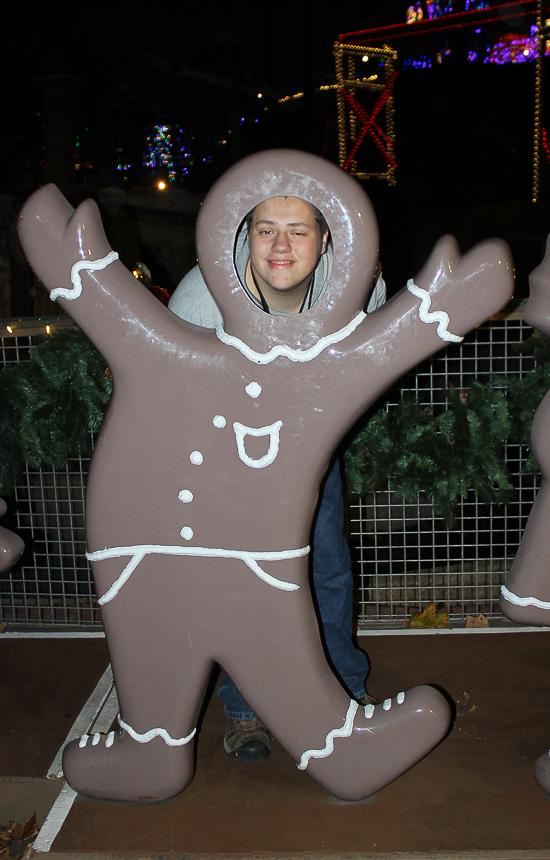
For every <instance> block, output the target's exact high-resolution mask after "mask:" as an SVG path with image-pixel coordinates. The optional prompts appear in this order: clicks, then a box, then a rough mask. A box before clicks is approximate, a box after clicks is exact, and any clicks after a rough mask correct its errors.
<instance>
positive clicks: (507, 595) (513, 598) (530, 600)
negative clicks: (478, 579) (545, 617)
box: [500, 585, 550, 609]
mask: <svg viewBox="0 0 550 860" xmlns="http://www.w3.org/2000/svg"><path fill="white" fill-rule="evenodd" d="M500 591H501V594H502V596H503V597H504V599H505V600H507V601H508V603H514V604H515V605H516V606H536V607H537V609H550V601H547V600H539V599H538V597H518V596H517V595H516V594H514V593H513V592H512V591H510V590H509V589H508V588H506V586H505V585H503V586H502V587H501V589H500Z"/></svg>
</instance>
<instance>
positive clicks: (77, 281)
mask: <svg viewBox="0 0 550 860" xmlns="http://www.w3.org/2000/svg"><path fill="white" fill-rule="evenodd" d="M115 260H118V254H117V252H116V251H110V252H109V253H108V254H107V256H106V257H102V258H101V259H100V260H78V262H77V263H75V264H74V266H72V268H71V281H72V284H73V288H72V290H67V289H65V287H56V288H55V289H54V290H52V291H51V293H50V299H51V300H52V301H55V300H56V299H67V300H68V301H70V302H72V301H73V300H74V299H78V297H79V296H80V295H81V293H82V280H81V277H80V274H79V273H80V272H81V271H82V270H84V271H88V272H96V271H97V270H98V269H106V268H107V266H109V265H110V264H111V263H114V262H115Z"/></svg>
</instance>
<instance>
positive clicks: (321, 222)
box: [245, 198, 330, 239]
mask: <svg viewBox="0 0 550 860" xmlns="http://www.w3.org/2000/svg"><path fill="white" fill-rule="evenodd" d="M300 199H301V198H300ZM304 203H309V201H308V200H305V201H304ZM309 205H310V206H311V208H312V209H313V217H314V219H315V223H316V224H317V226H318V228H319V235H320V237H321V239H322V238H323V236H324V235H325V233H328V238H329V239H330V230H329V228H328V224H327V222H326V219H325V216H324V215H323V213H322V212H321V210H320V209H317V206H314V205H313V203H310V204H309ZM255 211H256V207H254V209H251V210H250V212H249V213H248V215H247V216H246V218H245V221H246V229H247V230H248V231H250V228H251V226H252V219H253V217H254V212H255Z"/></svg>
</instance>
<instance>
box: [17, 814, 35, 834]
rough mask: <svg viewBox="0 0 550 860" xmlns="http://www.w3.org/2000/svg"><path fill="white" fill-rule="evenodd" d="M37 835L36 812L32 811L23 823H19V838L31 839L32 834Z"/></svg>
mask: <svg viewBox="0 0 550 860" xmlns="http://www.w3.org/2000/svg"><path fill="white" fill-rule="evenodd" d="M37 835H38V825H37V823H36V812H33V814H32V815H31V817H30V818H28V819H27V821H25V823H24V824H23V825H21V836H20V837H19V838H20V839H22V840H24V839H32V838H33V837H34V836H37Z"/></svg>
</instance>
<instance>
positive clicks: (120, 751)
mask: <svg viewBox="0 0 550 860" xmlns="http://www.w3.org/2000/svg"><path fill="white" fill-rule="evenodd" d="M126 729H128V730H129V731H127V730H125V729H122V730H121V731H119V732H110V733H109V734H108V735H107V736H106V737H105V736H102V735H99V734H95V735H83V736H82V737H81V738H80V740H75V741H71V743H69V744H67V746H66V747H65V750H64V752H63V773H64V776H65V779H66V780H67V782H68V783H69V785H70V786H71V788H74V790H75V791H78V792H79V793H80V794H85V795H87V796H88V797H96V798H99V799H101V800H126V801H143V802H152V801H160V800H167V799H168V798H170V797H175V795H177V794H179V793H180V792H181V791H183V789H184V788H186V786H187V785H189V783H190V782H191V780H192V779H193V773H194V756H193V744H192V743H188V741H190V740H191V739H192V737H193V735H194V734H195V732H194V731H193V732H192V733H191V734H190V735H189V737H188V738H181V739H179V741H180V742H179V743H178V742H175V743H174V741H173V739H172V738H170V735H168V733H167V732H166V731H165V730H164V729H152V730H151V731H150V732H147V733H146V734H145V735H137V733H136V732H133V731H132V729H131V728H130V727H129V726H126ZM132 735H134V736H137V737H139V738H140V740H136V739H135V737H132ZM143 739H145V740H143ZM166 739H168V742H167V740H166Z"/></svg>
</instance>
